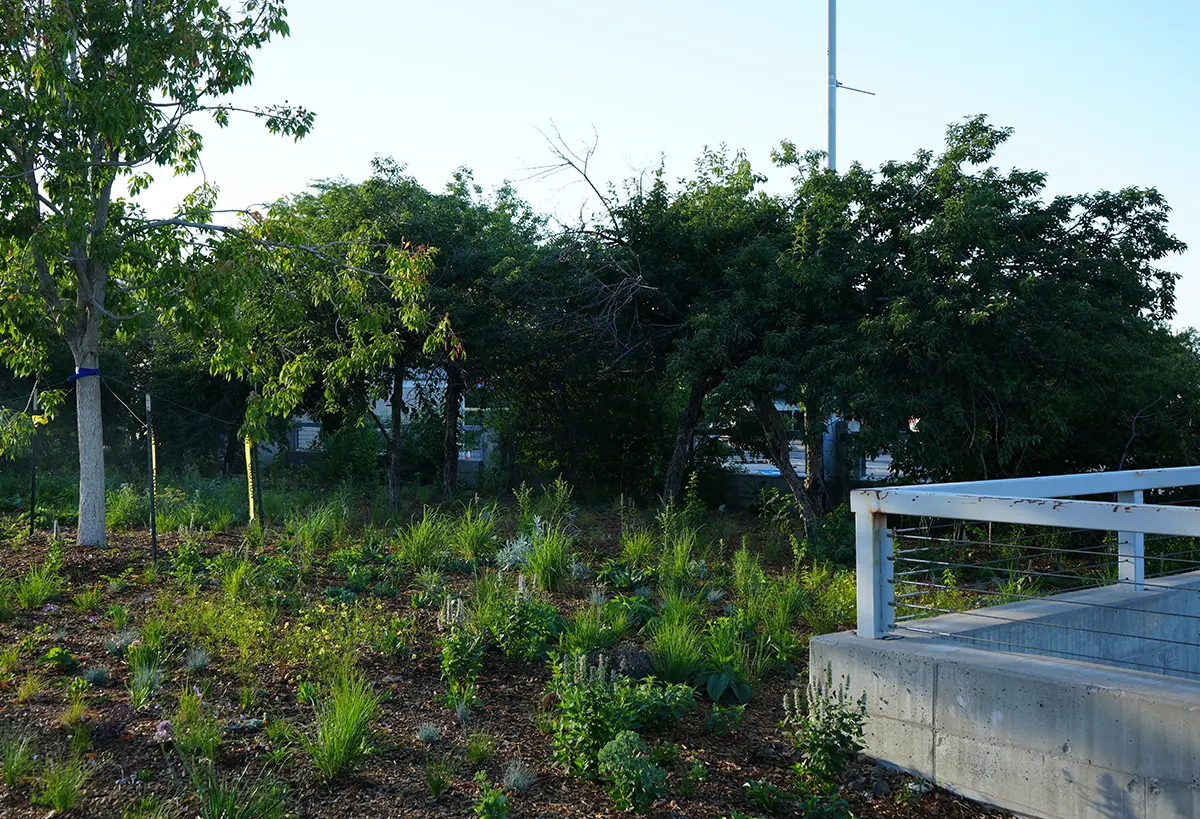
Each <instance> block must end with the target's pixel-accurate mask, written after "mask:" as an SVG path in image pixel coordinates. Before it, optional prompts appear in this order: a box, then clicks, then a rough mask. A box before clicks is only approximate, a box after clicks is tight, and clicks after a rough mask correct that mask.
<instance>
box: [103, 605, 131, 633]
mask: <svg viewBox="0 0 1200 819" xmlns="http://www.w3.org/2000/svg"><path fill="white" fill-rule="evenodd" d="M105 615H106V616H107V617H108V619H109V620H111V621H112V627H113V630H114V631H117V632H121V631H122V630H124V628H125V627H126V626H127V625H129V612H127V611H126V610H125V607H124V606H122V605H121V604H120V603H116V604H113V605H111V606H109V607H108V611H106V612H105Z"/></svg>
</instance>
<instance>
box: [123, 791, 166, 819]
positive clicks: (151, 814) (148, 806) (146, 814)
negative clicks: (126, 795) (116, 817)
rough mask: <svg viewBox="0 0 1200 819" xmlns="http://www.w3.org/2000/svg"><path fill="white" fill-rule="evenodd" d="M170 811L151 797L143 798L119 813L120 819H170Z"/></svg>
mask: <svg viewBox="0 0 1200 819" xmlns="http://www.w3.org/2000/svg"><path fill="white" fill-rule="evenodd" d="M171 815H172V814H171V810H170V808H168V807H167V806H166V805H164V804H163V803H162V802H159V801H158V800H157V799H155V798H154V797H153V796H143V797H141V798H140V799H138V800H137V801H136V802H134V803H133V804H132V805H129V806H128V807H126V808H125V810H123V811H122V812H121V819H171Z"/></svg>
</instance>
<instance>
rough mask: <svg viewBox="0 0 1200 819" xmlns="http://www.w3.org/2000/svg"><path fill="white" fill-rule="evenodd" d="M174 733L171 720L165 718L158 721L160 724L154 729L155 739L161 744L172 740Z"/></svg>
mask: <svg viewBox="0 0 1200 819" xmlns="http://www.w3.org/2000/svg"><path fill="white" fill-rule="evenodd" d="M173 734H174V729H173V728H172V727H171V721H170V720H168V719H164V720H163V721H162V722H160V723H158V726H157V727H156V728H155V729H154V741H155V742H157V743H158V744H159V745H162V744H164V743H167V742H170V741H171V738H172V736H173Z"/></svg>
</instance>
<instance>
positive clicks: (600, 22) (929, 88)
mask: <svg viewBox="0 0 1200 819" xmlns="http://www.w3.org/2000/svg"><path fill="white" fill-rule="evenodd" d="M288 9H289V21H290V23H291V28H292V36H291V37H290V38H288V39H286V40H282V41H277V42H275V43H272V44H270V45H269V46H268V47H267V48H266V49H265V50H264V51H263V52H261V53H260V54H259V55H258V57H257V59H256V63H255V64H256V80H255V83H254V86H253V87H252V88H251V89H248V90H247V91H245V92H243V93H241V94H239V96H238V97H237V98H236V99H237V101H238V102H239V103H242V104H256V103H268V102H277V101H282V100H285V99H286V100H290V101H292V102H297V103H302V104H304V105H306V106H308V107H310V108H312V109H313V110H315V111H316V112H317V115H318V116H317V121H316V129H315V130H314V132H313V134H312V135H311V136H309V137H308V138H307V139H305V140H304V141H303V142H301V143H299V144H292V143H291V142H288V141H285V140H280V139H278V138H275V137H271V136H269V135H266V134H265V133H263V132H262V131H261V129H260V128H259V127H258V126H255V125H253V124H251V123H249V122H242V123H238V124H235V125H233V126H232V127H230V128H229V129H226V130H224V131H219V130H217V129H215V128H212V127H205V128H204V129H203V130H204V131H205V133H206V135H207V143H206V150H205V153H204V157H203V162H204V166H205V171H206V173H207V176H208V178H209V179H210V180H212V181H215V182H216V183H217V184H218V185H219V186H220V188H221V191H222V205H223V206H226V207H243V206H247V205H250V204H252V203H256V202H264V201H270V200H272V199H275V198H277V197H279V196H281V195H284V194H287V193H290V192H295V191H298V190H302V189H303V188H304V187H305V186H306V185H307V184H308V182H309V181H310V180H313V179H320V178H326V177H333V176H339V175H343V176H346V177H348V178H350V179H361V178H363V177H364V176H366V174H367V173H368V171H369V162H370V160H371V158H372V157H373V156H375V155H376V154H383V155H391V156H394V157H396V159H398V160H400V161H401V162H405V163H407V164H408V167H409V170H410V171H411V172H412V173H413V174H414V175H415V176H416V177H417V178H418V179H420V180H421V181H422V182H423V183H424V184H425V185H427V186H429V187H433V188H439V187H440V186H441V185H442V184H443V183H444V182H445V181H446V180H447V179H448V178H449V176H450V174H451V173H452V172H453V171H454V169H455V168H457V167H458V166H460V165H467V166H470V167H471V168H473V169H474V171H475V175H476V179H477V180H478V181H479V182H480V183H481V184H483V185H484V186H485V187H489V188H490V187H493V186H495V185H497V184H499V183H500V182H502V181H504V180H506V179H511V180H513V181H514V182H516V183H517V187H518V189H519V190H520V191H521V192H522V194H523V195H524V196H525V197H526V198H527V199H529V200H530V201H531V202H532V203H533V204H534V205H535V206H536V207H538V208H539V209H541V210H544V211H548V212H555V213H558V214H560V215H561V216H562V217H563V218H570V217H571V216H572V214H574V213H576V212H578V209H579V207H580V204H581V203H582V202H583V201H584V199H585V193H586V192H585V190H584V189H583V188H582V187H581V186H579V185H572V186H569V187H566V188H564V187H563V186H564V184H566V183H567V182H568V181H569V179H568V178H566V177H563V178H559V179H554V180H549V181H539V180H530V179H527V177H528V176H529V173H528V170H527V169H528V168H529V167H531V166H536V165H541V164H545V163H546V162H548V161H550V159H551V157H550V154H549V152H548V150H547V149H546V146H545V142H544V139H543V137H542V136H541V135H540V134H539V132H538V129H543V130H545V129H546V128H548V126H549V125H550V123H551V121H553V122H554V123H555V124H556V125H557V126H558V127H559V129H560V130H561V131H562V132H563V134H564V135H565V136H567V137H568V138H571V139H574V140H576V141H582V140H583V139H585V138H590V137H591V134H592V129H593V128H594V129H595V130H596V132H597V133H598V134H599V153H598V155H597V157H596V160H595V166H594V171H595V175H596V176H597V177H598V178H599V179H600V180H602V181H620V180H621V179H622V178H624V177H626V176H629V175H630V174H631V173H634V172H636V171H638V170H641V169H644V168H647V167H651V166H653V165H655V164H656V163H657V161H658V158H659V156H660V155H665V156H666V159H667V168H668V172H669V174H670V175H671V176H680V175H683V174H685V173H687V172H688V171H689V169H690V167H691V163H692V161H693V159H694V158H695V157H696V156H697V155H698V154H699V152H700V151H701V149H702V147H703V146H705V145H718V144H721V143H725V144H727V145H729V146H730V147H731V148H742V149H744V150H745V151H746V152H747V153H748V154H749V156H750V158H751V159H752V160H753V161H754V163H755V164H756V165H757V166H758V167H760V168H761V169H763V170H769V167H768V166H769V152H770V150H771V148H772V147H774V146H776V145H778V143H779V142H780V140H782V139H785V138H786V139H791V140H793V141H795V142H796V143H797V144H798V145H799V146H800V147H801V148H809V147H812V148H822V149H823V148H824V146H825V76H826V71H825V0H793V2H790V3H783V2H775V1H774V0H760V1H758V2H755V1H754V0H743V2H732V1H731V2H681V1H680V0H672V1H671V2H667V1H666V0H643V1H642V2H632V1H631V0H609V2H607V3H587V4H585V3H571V2H561V0H559V2H548V1H547V0H510V2H508V3H495V2H480V1H479V0H459V1H458V2H455V1H454V0H443V1H442V2H421V3H417V2H410V0H339V2H330V0H290V2H289V3H288ZM838 29H839V55H838V63H839V70H838V73H839V77H840V79H841V80H842V82H844V83H846V84H848V85H853V86H856V87H860V88H867V89H870V90H872V91H875V92H876V93H877V95H878V96H875V97H867V96H862V95H858V94H852V93H848V92H842V94H841V95H840V98H839V123H838V131H839V145H838V160H839V164H840V165H841V166H843V167H844V166H846V165H847V164H848V163H849V162H851V161H855V160H857V161H860V162H862V163H864V164H866V165H868V166H877V165H878V164H879V163H881V162H883V161H885V160H887V159H894V158H904V157H907V156H909V155H911V154H912V153H913V151H915V150H917V149H919V148H924V147H928V148H934V149H936V148H938V147H939V146H940V144H941V139H942V135H943V133H944V129H945V126H946V124H947V123H948V122H950V121H952V120H957V119H961V118H962V117H965V116H967V115H970V114H974V113H987V114H989V115H990V116H991V117H992V119H993V121H994V122H995V123H997V124H1000V125H1010V126H1013V127H1014V128H1015V129H1016V134H1015V135H1014V137H1013V139H1012V140H1011V141H1010V143H1009V145H1008V146H1007V147H1006V148H1005V149H1004V150H1003V152H1002V153H1001V155H1000V157H999V164H1000V165H1002V166H1004V167H1010V166H1017V167H1023V168H1037V169H1040V170H1043V171H1046V172H1048V173H1049V190H1050V192H1051V193H1060V192H1070V191H1084V190H1085V191H1091V190H1096V189H1100V188H1108V189H1116V188H1120V187H1124V186H1127V185H1140V186H1155V187H1157V188H1159V189H1160V190H1161V191H1162V192H1163V193H1164V194H1165V195H1166V197H1167V199H1168V201H1169V202H1170V203H1171V205H1172V207H1173V208H1174V212H1173V214H1172V229H1173V231H1174V232H1175V233H1176V234H1177V235H1178V236H1179V237H1180V238H1182V239H1183V240H1184V241H1185V242H1187V243H1188V244H1190V245H1191V246H1192V247H1193V248H1194V249H1193V250H1191V251H1189V252H1188V253H1187V254H1185V255H1183V256H1181V257H1176V258H1173V259H1171V260H1169V262H1168V264H1167V266H1168V267H1170V268H1171V269H1174V270H1176V271H1177V272H1179V273H1180V274H1182V279H1181V281H1180V284H1179V288H1178V301H1179V313H1180V315H1179V320H1178V321H1177V322H1176V323H1177V325H1178V326H1181V327H1182V326H1196V327H1200V171H1198V170H1197V169H1198V168H1200V162H1198V161H1197V155H1196V149H1195V145H1196V135H1197V132H1200V91H1197V87H1198V86H1200V47H1198V45H1197V44H1200V2H1197V0H1141V2H1136V3H1135V2H1129V0H1002V2H995V0H992V1H991V2H988V1H986V0H914V2H897V0H840V2H839V10H838ZM160 176H161V175H160ZM774 179H778V180H779V183H780V184H782V182H783V178H782V175H780V174H778V173H776V174H775V175H774ZM182 190H184V185H182V184H181V183H180V182H178V181H174V180H165V181H163V182H161V183H160V184H159V185H157V186H156V187H155V188H154V189H152V192H151V193H150V194H148V195H146V196H144V197H143V198H144V200H145V201H146V203H147V205H148V206H150V207H151V210H152V211H158V210H163V209H168V208H169V207H170V206H171V205H172V204H173V203H174V202H177V201H178V198H179V195H180V194H181V192H182Z"/></svg>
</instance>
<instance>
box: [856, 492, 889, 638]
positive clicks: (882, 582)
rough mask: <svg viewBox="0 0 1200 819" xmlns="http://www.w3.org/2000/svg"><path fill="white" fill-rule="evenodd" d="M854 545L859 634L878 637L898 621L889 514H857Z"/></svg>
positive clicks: (865, 512)
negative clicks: (888, 525) (894, 603)
mask: <svg viewBox="0 0 1200 819" xmlns="http://www.w3.org/2000/svg"><path fill="white" fill-rule="evenodd" d="M854 548H855V552H856V556H857V572H858V636H859V637H867V638H870V639H873V640H877V639H879V638H880V637H883V636H885V635H887V634H888V633H889V632H891V630H892V624H893V623H894V622H895V609H894V607H893V602H894V601H895V587H894V586H893V584H892V577H893V575H892V572H893V562H892V559H891V558H892V535H891V532H890V531H888V528H887V515H884V514H881V513H878V512H871V511H869V510H865V509H864V510H859V511H856V512H855V514H854Z"/></svg>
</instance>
